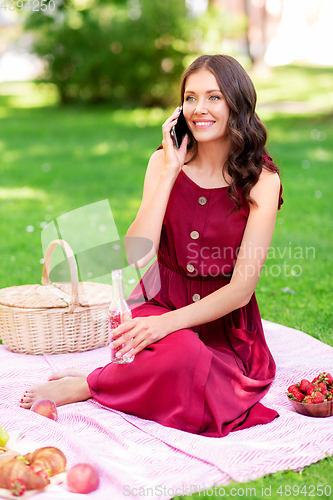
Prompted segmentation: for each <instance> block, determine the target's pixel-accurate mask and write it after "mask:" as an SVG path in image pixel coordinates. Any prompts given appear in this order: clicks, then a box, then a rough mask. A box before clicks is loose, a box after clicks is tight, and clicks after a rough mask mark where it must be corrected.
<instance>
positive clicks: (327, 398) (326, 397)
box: [325, 392, 333, 401]
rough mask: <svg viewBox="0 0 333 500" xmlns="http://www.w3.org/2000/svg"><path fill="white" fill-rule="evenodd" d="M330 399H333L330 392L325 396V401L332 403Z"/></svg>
mask: <svg viewBox="0 0 333 500" xmlns="http://www.w3.org/2000/svg"><path fill="white" fill-rule="evenodd" d="M332 399H333V394H332V393H331V392H328V393H327V394H326V395H325V401H332Z"/></svg>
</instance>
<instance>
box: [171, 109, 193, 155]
mask: <svg viewBox="0 0 333 500" xmlns="http://www.w3.org/2000/svg"><path fill="white" fill-rule="evenodd" d="M188 133H189V128H188V126H187V123H186V120H185V118H184V114H183V108H181V110H180V114H179V117H178V121H177V123H176V125H175V126H174V127H172V132H171V135H172V138H173V142H174V144H175V147H176V148H177V149H179V148H180V146H181V143H182V140H183V138H184V135H185V134H188Z"/></svg>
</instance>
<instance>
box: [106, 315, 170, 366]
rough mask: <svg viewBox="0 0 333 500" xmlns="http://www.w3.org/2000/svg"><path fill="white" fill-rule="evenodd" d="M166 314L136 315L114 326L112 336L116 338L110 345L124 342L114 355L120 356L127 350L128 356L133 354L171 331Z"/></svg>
mask: <svg viewBox="0 0 333 500" xmlns="http://www.w3.org/2000/svg"><path fill="white" fill-rule="evenodd" d="M166 315H167V313H166V314H162V315H161V316H147V317H137V318H134V319H131V320H129V321H125V322H124V323H122V324H121V325H120V326H118V327H117V328H115V329H114V330H113V332H112V338H113V339H116V340H112V343H111V344H110V346H111V347H113V348H117V347H119V346H121V345H122V344H125V346H124V347H123V348H122V349H120V350H119V351H118V352H117V354H116V356H117V357H122V356H123V355H124V354H126V353H128V352H129V351H131V353H130V356H135V355H136V354H138V353H139V352H140V351H142V350H143V349H145V348H146V347H148V346H149V345H150V344H154V343H155V342H157V341H158V340H161V339H163V338H164V337H166V335H168V334H169V333H171V331H172V330H171V329H170V327H168V323H170V322H168V321H167V318H166V317H164V316H166ZM119 335H120V336H119Z"/></svg>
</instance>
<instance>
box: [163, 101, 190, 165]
mask: <svg viewBox="0 0 333 500" xmlns="http://www.w3.org/2000/svg"><path fill="white" fill-rule="evenodd" d="M179 114H180V107H178V108H176V109H175V111H174V112H173V113H172V115H171V116H170V117H169V118H168V119H167V120H166V121H165V122H164V123H163V125H162V131H163V141H162V144H163V151H164V156H165V169H166V170H167V171H170V172H173V173H174V172H176V173H177V174H178V173H179V172H180V170H181V169H182V168H183V165H184V162H185V157H186V146H187V141H188V136H187V134H186V135H185V137H184V138H183V140H182V143H181V146H180V148H179V149H177V148H176V147H175V144H174V142H173V139H172V136H171V130H172V127H173V126H174V125H176V123H177V120H178V117H179Z"/></svg>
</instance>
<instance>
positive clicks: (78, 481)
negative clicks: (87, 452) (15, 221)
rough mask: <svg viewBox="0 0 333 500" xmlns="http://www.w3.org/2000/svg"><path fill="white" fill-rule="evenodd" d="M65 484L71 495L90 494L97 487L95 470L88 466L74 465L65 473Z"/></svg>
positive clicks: (97, 481) (97, 480)
mask: <svg viewBox="0 0 333 500" xmlns="http://www.w3.org/2000/svg"><path fill="white" fill-rule="evenodd" d="M67 484H68V488H69V489H70V491H72V492H73V493H90V492H91V491H95V490H96V489H97V488H98V485H99V477H98V474H97V472H96V470H95V469H94V468H93V467H92V466H91V465H89V464H76V465H74V466H73V467H71V468H70V469H69V471H68V473H67Z"/></svg>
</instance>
